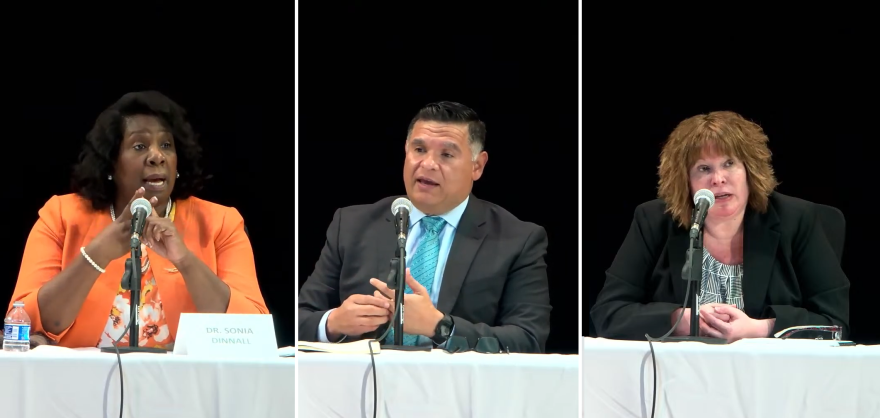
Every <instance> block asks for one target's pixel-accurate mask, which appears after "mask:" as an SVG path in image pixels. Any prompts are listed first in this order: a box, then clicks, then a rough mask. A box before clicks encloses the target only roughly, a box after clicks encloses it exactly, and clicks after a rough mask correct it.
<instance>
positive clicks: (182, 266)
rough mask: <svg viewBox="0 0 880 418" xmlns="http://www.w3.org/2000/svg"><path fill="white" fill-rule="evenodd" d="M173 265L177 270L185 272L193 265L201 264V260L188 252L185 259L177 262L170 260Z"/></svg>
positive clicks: (182, 258) (184, 256)
mask: <svg viewBox="0 0 880 418" xmlns="http://www.w3.org/2000/svg"><path fill="white" fill-rule="evenodd" d="M169 261H171V264H174V267H177V270H179V271H184V270H186V269H189V268H190V267H192V265H193V264H195V263H197V262H199V261H200V260H199V259H198V257H196V256H195V254H193V253H192V251H189V250H187V251H186V253H185V254H184V255H183V257H180V258H179V259H177V260H169Z"/></svg>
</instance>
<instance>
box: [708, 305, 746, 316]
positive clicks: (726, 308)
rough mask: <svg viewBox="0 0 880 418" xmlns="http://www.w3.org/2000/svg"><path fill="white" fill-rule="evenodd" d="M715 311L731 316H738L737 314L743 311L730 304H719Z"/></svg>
mask: <svg viewBox="0 0 880 418" xmlns="http://www.w3.org/2000/svg"><path fill="white" fill-rule="evenodd" d="M714 311H715V312H717V313H720V314H724V315H730V317H731V318H736V317H738V316H739V315H737V314H738V313H739V312H741V311H740V310H739V309H737V308H735V307H733V306H730V305H718V306H716V307H714Z"/></svg>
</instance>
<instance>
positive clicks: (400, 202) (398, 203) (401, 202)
mask: <svg viewBox="0 0 880 418" xmlns="http://www.w3.org/2000/svg"><path fill="white" fill-rule="evenodd" d="M400 208H406V211H407V213H412V210H413V205H412V202H410V201H409V199H407V198H405V197H398V198H397V199H394V202H392V203H391V213H392V214H394V216H397V212H399V211H400Z"/></svg>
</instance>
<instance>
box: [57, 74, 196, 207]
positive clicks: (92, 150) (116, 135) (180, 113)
mask: <svg viewBox="0 0 880 418" xmlns="http://www.w3.org/2000/svg"><path fill="white" fill-rule="evenodd" d="M136 115H149V116H155V117H157V118H158V119H159V120H160V121H161V122H162V123H163V124H164V125H165V126H166V127H167V128H168V129H170V130H171V134H172V135H173V136H174V146H175V148H176V149H177V172H178V173H180V178H178V179H177V181H176V182H175V184H174V190H173V191H172V192H171V198H172V199H186V198H188V197H190V196H192V195H193V194H195V193H196V192H198V191H199V190H201V189H202V187H203V185H204V182H205V180H207V179H208V178H210V176H205V175H204V174H203V173H202V168H201V166H200V164H199V163H200V160H201V156H202V148H201V146H199V142H198V135H196V134H195V133H194V132H193V129H192V126H191V125H190V123H189V121H188V120H187V116H186V110H184V109H183V107H181V106H180V105H178V104H177V103H175V102H174V101H173V100H171V99H169V98H168V97H167V96H165V95H164V94H162V93H159V92H157V91H144V92H134V93H128V94H125V95H124V96H122V97H121V98H120V99H119V100H117V101H116V103H114V104H113V105H111V106H110V107H108V108H107V110H105V111H103V112H101V114H100V115H98V119H97V120H96V121H95V126H94V127H92V130H91V131H89V133H88V134H87V135H86V140H85V143H84V144H83V148H82V152H80V154H79V160H78V162H77V164H76V165H75V166H74V168H73V176H72V179H71V188H72V189H73V192H74V193H76V194H78V195H80V196H82V197H83V198H85V199H87V200H89V201H90V202H91V204H92V207H93V208H94V209H95V210H103V209H106V208H108V207H110V205H112V204H113V203H114V202H115V201H116V193H117V190H116V184H115V183H113V181H112V180H109V179H108V178H107V176H108V175H110V174H113V172H114V167H115V166H116V161H117V159H118V158H119V146H120V144H121V142H122V137H123V135H124V134H125V119H126V118H128V117H131V116H136Z"/></svg>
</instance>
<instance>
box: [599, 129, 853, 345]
mask: <svg viewBox="0 0 880 418" xmlns="http://www.w3.org/2000/svg"><path fill="white" fill-rule="evenodd" d="M767 140H768V139H767V136H766V135H765V134H764V132H763V130H762V129H761V127H759V126H758V125H756V124H754V123H752V122H749V121H747V120H745V119H743V118H742V117H741V116H740V115H738V114H736V113H733V112H713V113H710V114H708V115H698V116H694V117H692V118H689V119H687V120H685V121H683V122H681V123H680V124H679V125H678V127H676V129H675V130H674V131H673V132H672V134H671V135H670V136H669V139H668V140H667V142H666V144H665V145H664V147H663V151H662V152H661V154H660V170H659V174H660V182H659V193H658V196H659V199H657V200H653V201H650V202H647V203H644V204H642V205H640V206H639V207H638V208H636V211H635V216H634V219H633V223H632V226H631V227H630V230H629V233H628V234H627V236H626V239H625V240H624V242H623V245H622V246H621V247H620V250H619V251H618V253H617V257H615V259H614V262H613V264H612V265H611V267H610V268H609V269H608V270H607V272H606V279H605V286H604V287H603V288H602V291H601V292H600V293H599V295H598V298H597V300H596V304H595V305H594V306H593V309H592V310H591V311H590V315H591V316H592V319H593V322H594V323H595V326H596V331H597V334H598V336H599V337H604V338H616V339H630V340H645V334H646V333H647V334H649V335H651V336H652V337H659V336H662V335H664V334H666V332H668V331H669V329H670V328H671V327H672V325H673V324H674V323H675V321H676V320H677V319H678V317H679V314H680V311H681V309H682V308H681V305H682V302H684V298H685V291H686V290H687V282H686V281H684V280H682V278H681V271H682V267H683V265H684V263H685V256H686V252H687V248H688V245H689V242H690V241H689V236H688V229H687V228H688V227H689V226H690V224H691V216H692V212H693V207H694V205H693V195H694V193H695V192H696V191H697V190H700V189H708V190H709V191H711V192H712V193H714V194H715V204H714V205H713V206H712V208H711V209H710V210H709V212H708V215H707V216H706V220H705V222H704V227H703V231H704V232H703V247H704V251H703V278H702V286H701V289H702V293H701V295H700V298H699V299H700V316H699V321H700V334H701V335H703V336H709V337H715V338H724V339H726V340H727V341H728V342H733V341H736V340H739V339H742V338H760V337H769V336H771V335H773V334H774V333H776V332H777V331H780V330H783V329H785V328H788V327H792V326H796V325H839V326H842V327H843V333H844V335H847V334H848V331H849V280H848V279H847V277H846V274H844V272H843V270H842V269H841V267H840V263H839V261H838V258H837V256H836V254H835V252H834V250H833V249H832V247H831V245H830V244H829V242H828V240H827V238H826V237H825V235H824V232H823V230H822V227H821V225H820V224H819V221H818V218H817V214H816V205H815V204H813V203H810V202H807V201H805V200H801V199H797V198H794V197H789V196H786V195H783V194H781V193H778V192H775V191H774V190H775V188H776V185H777V184H778V183H777V181H776V178H775V176H774V174H773V168H772V166H771V165H770V150H769V149H768V147H767ZM689 332H690V309H685V312H684V316H683V317H682V319H681V322H680V323H679V325H678V327H676V329H675V331H674V332H673V334H672V335H675V336H682V335H688V334H689Z"/></svg>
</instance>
